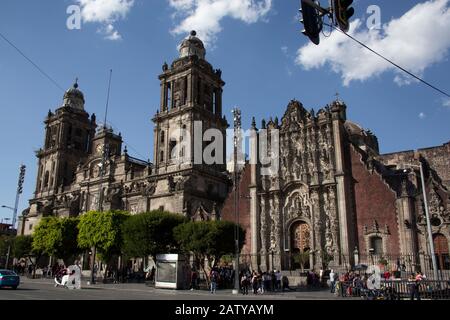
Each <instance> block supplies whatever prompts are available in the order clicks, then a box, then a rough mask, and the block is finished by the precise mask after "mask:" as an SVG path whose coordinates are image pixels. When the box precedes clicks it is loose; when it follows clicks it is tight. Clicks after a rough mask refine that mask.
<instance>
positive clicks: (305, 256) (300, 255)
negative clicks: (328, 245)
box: [294, 251, 310, 273]
mask: <svg viewBox="0 0 450 320" xmlns="http://www.w3.org/2000/svg"><path fill="white" fill-rule="evenodd" d="M309 256H310V252H309V251H301V252H297V253H294V262H295V263H298V264H299V265H300V268H301V270H302V273H303V272H305V264H307V263H308V262H309Z"/></svg>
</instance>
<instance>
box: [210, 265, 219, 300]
mask: <svg viewBox="0 0 450 320" xmlns="http://www.w3.org/2000/svg"><path fill="white" fill-rule="evenodd" d="M210 278H211V293H212V294H215V293H216V290H217V282H218V281H219V275H218V273H217V271H216V270H215V269H213V270H212V271H211V276H210Z"/></svg>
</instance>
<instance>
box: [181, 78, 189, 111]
mask: <svg viewBox="0 0 450 320" xmlns="http://www.w3.org/2000/svg"><path fill="white" fill-rule="evenodd" d="M187 92H188V80H187V77H184V78H183V103H182V104H183V105H186V102H187Z"/></svg>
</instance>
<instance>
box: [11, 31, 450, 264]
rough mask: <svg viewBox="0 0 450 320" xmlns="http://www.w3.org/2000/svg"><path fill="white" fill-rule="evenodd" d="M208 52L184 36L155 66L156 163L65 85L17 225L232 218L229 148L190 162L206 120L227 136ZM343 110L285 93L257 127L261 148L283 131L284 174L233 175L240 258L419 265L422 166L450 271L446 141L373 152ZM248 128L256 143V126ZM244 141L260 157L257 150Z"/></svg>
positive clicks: (337, 104)
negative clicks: (364, 259) (133, 149)
mask: <svg viewBox="0 0 450 320" xmlns="http://www.w3.org/2000/svg"><path fill="white" fill-rule="evenodd" d="M205 55H206V51H205V48H204V46H203V43H202V42H201V41H200V40H199V39H198V38H197V37H196V34H195V32H192V33H191V35H190V36H189V37H188V38H187V39H185V40H184V41H183V43H182V44H181V46H180V54H179V57H178V58H177V59H176V60H175V61H174V62H173V63H172V64H171V65H170V66H169V65H168V64H167V63H164V65H163V67H162V74H161V75H160V76H159V80H160V82H161V97H160V105H159V108H158V111H157V113H156V115H154V117H153V122H154V143H153V145H154V150H153V159H154V163H150V162H149V161H143V160H139V159H135V158H133V157H131V156H129V155H128V152H127V150H126V148H125V149H123V147H122V143H123V141H122V136H121V134H120V133H119V134H117V133H115V132H113V131H112V130H111V129H110V128H108V127H106V126H104V125H103V126H97V123H96V118H95V115H89V114H88V113H87V112H86V111H85V110H84V102H85V100H84V95H83V93H82V92H81V91H80V90H79V89H78V84H77V83H76V84H75V85H74V87H73V88H71V89H69V90H68V91H67V92H66V93H65V95H64V100H63V105H62V106H61V107H60V108H58V109H57V110H56V111H55V112H52V111H49V113H48V116H47V118H46V120H45V126H46V127H45V129H46V135H45V142H44V146H43V148H42V149H40V150H39V151H38V152H37V153H36V155H37V158H38V168H39V169H38V176H37V180H36V192H35V194H34V197H33V199H31V200H30V207H29V209H27V210H26V211H25V212H24V213H25V217H26V219H22V221H21V225H20V226H19V230H22V233H24V234H30V233H32V231H33V227H34V226H36V224H37V223H38V222H39V220H40V219H41V218H42V217H45V216H50V215H53V216H78V215H80V214H83V213H84V212H87V211H90V210H110V209H111V210H114V209H120V210H127V211H130V212H131V213H138V212H144V211H149V210H155V209H163V210H166V211H171V212H175V213H179V214H183V215H185V216H187V217H189V218H191V219H193V220H210V219H220V218H222V219H225V220H230V221H235V217H234V193H233V188H230V187H231V186H232V181H231V179H230V174H229V173H228V172H227V166H226V161H225V160H226V159H225V155H226V152H225V151H226V150H225V145H226V144H223V148H224V150H223V151H224V152H223V155H222V157H223V158H222V159H219V160H220V164H207V163H206V162H205V160H204V159H203V157H202V158H201V159H200V161H198V159H196V158H197V154H198V153H200V154H202V153H204V151H205V152H206V151H207V150H208V148H209V146H210V144H208V143H207V142H206V143H205V142H203V139H200V141H202V142H201V143H200V142H199V136H201V137H203V135H204V133H205V132H206V131H207V130H208V129H211V128H214V129H218V132H220V134H221V135H222V136H223V137H224V141H225V136H226V133H225V131H226V129H227V128H228V123H227V121H226V119H225V117H224V116H223V114H222V108H223V106H222V93H223V87H224V85H225V83H224V82H223V80H222V77H221V75H222V72H221V71H220V70H219V69H214V68H213V67H212V66H211V64H210V63H208V62H207V61H206V60H205ZM346 109H347V106H346V105H345V103H344V102H342V101H340V100H339V99H337V100H336V101H333V102H332V103H331V104H330V105H327V106H325V107H324V108H322V109H320V110H318V111H317V112H315V111H314V110H310V111H307V110H306V109H305V108H304V107H303V105H302V104H301V103H300V102H298V101H295V100H293V101H291V102H290V103H289V104H288V106H287V109H286V112H285V113H284V115H283V117H282V118H281V120H278V119H277V118H275V119H274V120H272V119H271V120H270V121H268V122H266V121H265V120H263V121H262V125H261V129H265V130H264V132H267V134H266V136H267V137H269V145H273V144H275V143H276V141H271V140H270V139H273V138H272V136H271V132H274V131H275V130H276V131H277V132H279V140H278V142H279V152H278V153H277V154H270V155H269V158H272V159H274V160H275V161H276V163H277V164H278V169H277V170H276V171H272V172H270V174H269V175H266V174H262V172H263V171H266V170H265V169H267V168H266V166H265V165H261V164H260V163H248V164H247V165H246V166H245V167H244V168H243V170H242V171H241V172H240V174H239V176H240V180H239V190H240V193H239V199H238V202H239V216H240V223H241V224H242V226H243V227H244V228H245V229H246V230H247V236H246V239H245V240H246V243H245V246H244V249H243V253H245V254H247V255H248V256H250V257H251V258H250V260H249V261H248V263H249V264H250V265H251V267H252V268H254V269H256V268H260V269H262V270H269V269H292V259H291V255H292V254H294V253H298V252H301V251H304V252H310V253H311V255H310V261H309V264H308V265H309V267H310V268H312V267H314V268H320V267H322V266H323V264H324V262H325V259H326V260H327V261H331V265H335V266H342V265H347V264H348V263H350V264H351V263H355V262H356V261H354V251H355V249H357V251H358V252H359V254H368V253H369V252H371V253H376V254H377V255H380V256H382V255H383V256H387V255H397V256H399V255H403V254H410V255H412V259H413V260H414V261H415V262H417V263H421V264H423V263H425V262H424V259H423V255H422V258H421V253H427V252H429V249H428V245H427V237H426V234H427V233H426V221H425V218H424V199H423V193H422V186H421V177H420V172H419V170H418V169H417V165H418V164H420V163H421V164H422V165H423V167H424V173H425V185H426V193H427V197H428V204H429V207H430V215H431V223H432V225H433V226H432V230H433V235H434V238H435V242H436V253H438V254H439V255H440V256H441V257H442V256H445V255H446V258H445V259H447V260H445V259H440V263H442V267H443V268H444V267H445V268H449V269H450V260H449V259H448V254H449V253H448V248H449V247H450V243H449V241H450V191H449V188H450V170H449V167H450V142H449V143H446V144H444V145H443V146H440V147H433V148H427V149H420V150H417V151H406V152H398V153H392V154H387V155H381V154H380V153H379V145H378V139H377V137H376V136H375V135H374V134H373V133H372V132H370V131H368V130H364V129H363V128H362V127H360V126H359V125H357V124H355V123H353V122H351V121H349V120H347V115H346ZM199 124H200V126H199ZM252 128H253V129H254V132H255V134H257V135H258V136H259V137H260V138H261V135H262V132H263V131H262V130H259V131H258V130H257V129H256V122H255V121H253V123H252ZM185 132H187V135H186V134H184V133H185ZM209 141H212V140H209ZM211 144H212V143H211ZM251 149H252V150H251V153H252V154H257V153H258V150H257V149H258V145H257V144H255V145H253V146H252V147H251ZM197 151H199V152H197ZM219 157H220V156H219ZM180 160H181V161H180ZM411 166H412V168H413V169H412V170H405V169H407V168H410V167H411ZM23 223H25V224H23ZM446 261H447V262H446ZM446 263H447V264H446Z"/></svg>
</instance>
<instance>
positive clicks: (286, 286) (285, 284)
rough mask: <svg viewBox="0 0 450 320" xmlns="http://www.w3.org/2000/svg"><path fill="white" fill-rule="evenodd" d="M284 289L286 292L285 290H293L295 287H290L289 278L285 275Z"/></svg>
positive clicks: (283, 279)
mask: <svg viewBox="0 0 450 320" xmlns="http://www.w3.org/2000/svg"><path fill="white" fill-rule="evenodd" d="M281 281H282V284H283V285H282V290H283V292H284V290H289V291H293V289H291V287H289V278H288V277H286V276H283V277H282V279H281Z"/></svg>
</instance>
